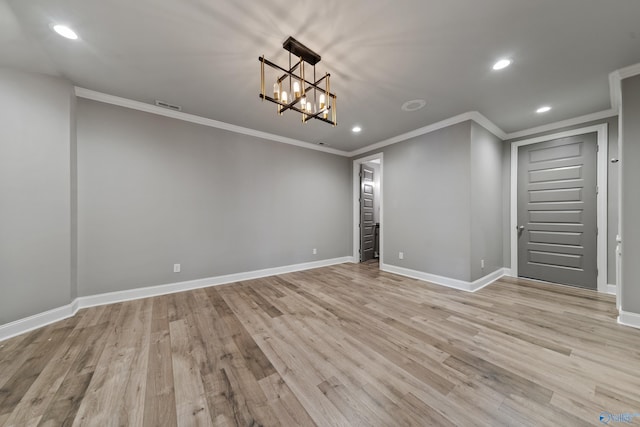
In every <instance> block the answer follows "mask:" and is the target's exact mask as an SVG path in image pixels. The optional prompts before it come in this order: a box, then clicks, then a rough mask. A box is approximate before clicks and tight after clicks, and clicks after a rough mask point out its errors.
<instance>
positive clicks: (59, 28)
mask: <svg viewBox="0 0 640 427" xmlns="http://www.w3.org/2000/svg"><path fill="white" fill-rule="evenodd" d="M51 28H53V31H55V32H56V33H58V34H60V35H61V36H62V37H65V38H68V39H70V40H76V39H77V38H78V35H77V34H76V32H75V31H73V30H72V29H71V28H69V27H67V26H66V25H61V24H56V25H54V26H52V27H51Z"/></svg>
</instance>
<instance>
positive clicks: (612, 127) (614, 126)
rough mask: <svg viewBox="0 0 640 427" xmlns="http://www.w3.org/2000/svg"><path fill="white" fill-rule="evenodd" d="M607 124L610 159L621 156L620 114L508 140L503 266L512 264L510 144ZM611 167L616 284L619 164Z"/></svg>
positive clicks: (611, 272) (611, 260)
mask: <svg viewBox="0 0 640 427" xmlns="http://www.w3.org/2000/svg"><path fill="white" fill-rule="evenodd" d="M602 123H606V124H607V127H608V130H609V138H608V139H609V154H608V158H609V159H611V158H614V157H615V158H617V157H618V117H617V116H615V117H610V118H608V119H603V120H597V121H593V122H588V123H582V124H579V125H576V126H569V127H565V128H560V129H554V130H552V131H548V132H541V133H537V134H533V135H528V136H526V137H522V138H516V139H513V140H509V141H506V142H505V143H504V147H503V155H504V161H503V167H504V173H503V179H504V180H505V181H504V182H505V183H506V185H505V186H504V187H503V197H504V211H503V217H504V218H505V221H504V225H503V228H504V236H503V245H504V265H505V266H507V267H509V266H511V240H510V235H511V234H510V233H511V228H510V218H511V217H510V213H509V209H510V203H511V187H510V179H511V178H510V176H511V175H510V170H511V143H512V142H516V141H521V140H524V139H531V138H537V137H539V136H544V135H551V134H555V133H559V132H564V131H567V130H572V129H579V128H583V127H588V126H593V125H598V124H602ZM607 164H608V167H609V170H608V177H607V179H608V184H609V185H608V189H607V191H608V198H609V200H608V202H607V205H608V206H607V209H608V211H607V218H608V226H607V246H608V253H607V282H608V283H609V284H611V285H614V284H615V283H616V235H617V234H618V191H619V190H618V189H619V184H618V167H619V166H618V165H619V163H617V164H612V163H610V162H608V163H607Z"/></svg>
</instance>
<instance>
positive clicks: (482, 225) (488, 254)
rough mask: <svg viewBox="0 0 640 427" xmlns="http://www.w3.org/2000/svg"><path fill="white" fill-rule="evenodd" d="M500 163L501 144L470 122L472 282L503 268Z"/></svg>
mask: <svg viewBox="0 0 640 427" xmlns="http://www.w3.org/2000/svg"><path fill="white" fill-rule="evenodd" d="M502 161H503V159H502V140H501V139H500V138H498V137H497V136H495V135H493V134H492V133H491V132H489V131H488V130H486V129H485V128H484V127H482V126H480V125H479V124H477V123H475V122H472V123H471V259H470V262H471V281H474V280H477V279H480V278H481V277H483V276H486V275H487V274H489V273H492V272H494V271H496V270H498V269H500V268H502V267H503V256H502V232H503V227H502V224H503V223H502V221H503V217H502V212H503V205H502V189H503V187H502ZM481 260H484V268H481Z"/></svg>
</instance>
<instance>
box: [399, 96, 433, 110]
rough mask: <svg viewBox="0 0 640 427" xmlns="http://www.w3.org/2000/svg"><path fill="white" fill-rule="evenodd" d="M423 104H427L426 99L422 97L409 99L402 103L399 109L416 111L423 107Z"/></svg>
mask: <svg viewBox="0 0 640 427" xmlns="http://www.w3.org/2000/svg"><path fill="white" fill-rule="evenodd" d="M425 105H427V101H425V100H424V99H412V100H411V101H407V102H405V103H404V104H402V107H400V109H401V110H402V111H418V110H420V109H421V108H424V106H425Z"/></svg>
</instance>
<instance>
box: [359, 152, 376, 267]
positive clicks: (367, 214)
mask: <svg viewBox="0 0 640 427" xmlns="http://www.w3.org/2000/svg"><path fill="white" fill-rule="evenodd" d="M382 158H383V155H382V153H378V154H374V155H372V156H367V157H364V158H361V159H357V160H354V162H353V224H354V227H353V228H354V230H353V259H354V262H364V263H367V264H377V265H378V267H379V265H380V264H381V263H382V256H383V251H382V248H383V244H382V243H383V228H382V218H383V209H382V206H383V197H382V177H383V163H382Z"/></svg>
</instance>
